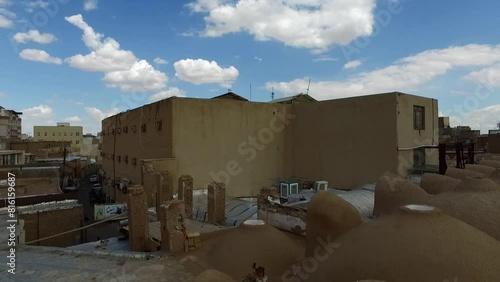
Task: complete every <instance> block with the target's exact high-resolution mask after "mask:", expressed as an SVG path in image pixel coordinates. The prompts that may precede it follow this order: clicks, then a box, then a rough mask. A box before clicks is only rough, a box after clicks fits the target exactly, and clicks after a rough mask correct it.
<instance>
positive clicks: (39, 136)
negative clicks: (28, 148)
mask: <svg viewBox="0 0 500 282" xmlns="http://www.w3.org/2000/svg"><path fill="white" fill-rule="evenodd" d="M33 135H34V136H33V140H34V141H69V142H70V143H71V147H70V149H71V151H72V152H80V148H81V146H82V144H83V127H82V126H72V125H70V123H67V122H58V123H57V125H56V126H33Z"/></svg>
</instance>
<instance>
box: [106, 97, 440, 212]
mask: <svg viewBox="0 0 500 282" xmlns="http://www.w3.org/2000/svg"><path fill="white" fill-rule="evenodd" d="M398 103H399V104H398ZM414 103H418V104H419V105H423V106H425V107H426V130H425V131H422V132H420V134H419V133H418V132H414V130H413V104H414ZM429 103H430V104H429ZM398 111H399V113H398ZM285 113H288V114H293V115H295V118H285V117H284V116H285ZM433 113H435V117H434V119H433ZM159 120H161V121H162V129H161V130H158V129H157V128H156V127H155V121H159ZM283 120H285V121H286V122H287V123H289V124H288V125H284V122H283ZM141 124H145V125H146V132H141V128H140V127H141ZM102 125H103V132H104V134H103V135H102V153H103V154H102V155H101V158H102V165H103V169H104V170H105V171H106V176H107V177H109V178H113V176H114V174H115V175H116V178H127V179H130V180H131V181H132V182H133V183H137V184H141V183H142V184H144V185H145V186H151V185H152V184H151V183H153V182H154V176H152V175H143V174H142V172H141V168H142V162H141V160H151V159H153V160H154V159H156V160H157V159H162V160H161V161H159V162H157V164H156V165H155V166H157V168H155V170H158V171H161V170H165V169H166V170H168V171H169V172H170V173H171V174H172V175H173V178H174V179H173V182H174V187H176V186H177V178H178V177H179V176H181V175H184V174H188V175H191V176H192V177H193V179H194V187H195V189H196V188H205V187H206V185H207V184H208V183H210V182H212V181H215V180H217V181H224V182H227V187H228V189H227V190H226V191H227V194H228V195H229V196H254V195H257V194H258V192H259V189H260V188H262V187H264V186H268V185H271V184H274V183H276V182H277V181H278V180H279V179H280V178H285V177H298V178H302V179H304V180H327V181H329V182H330V185H331V186H333V187H337V188H352V187H354V186H357V185H361V184H365V183H369V182H374V181H376V179H377V178H378V177H380V176H381V175H382V174H384V173H388V172H390V173H397V172H398V165H399V162H400V159H401V158H402V157H404V158H405V159H408V160H411V161H413V153H412V151H411V153H412V154H411V157H410V154H409V152H410V151H406V152H398V146H399V147H403V146H414V145H413V144H414V143H415V142H424V141H426V140H427V139H428V138H431V139H432V137H436V138H435V142H436V144H437V142H438V140H437V101H435V104H434V106H433V105H432V101H431V100H429V99H426V98H419V97H416V96H405V95H398V94H397V93H389V94H379V95H370V96H364V97H356V98H347V99H338V100H330V101H322V102H315V103H301V104H293V105H283V104H274V103H254V102H242V101H235V100H230V99H215V100H211V99H193V98H170V99H167V100H162V101H159V102H156V103H153V104H149V105H145V106H143V107H141V108H138V109H134V110H131V111H128V112H126V113H121V114H118V115H117V116H113V117H110V118H107V119H105V120H103V122H102ZM125 126H127V133H125V132H124V129H123V128H124V127H125ZM133 126H135V127H136V131H135V132H133V130H132V127H133ZM113 128H115V130H117V129H118V128H120V133H118V130H117V131H116V132H117V134H115V135H113V134H112V130H113ZM434 128H435V129H436V130H433V129H434ZM266 134H271V135H272V136H266ZM259 136H260V137H259ZM115 137H116V142H115ZM266 138H268V139H269V140H268V141H269V142H268V143H266V142H267V141H266V140H265V139H266ZM263 139H264V140H263ZM263 141H264V142H263ZM253 142H256V143H257V144H256V145H255V144H253ZM115 143H116V144H115ZM264 143H266V144H264ZM252 144H253V145H252ZM436 152H437V151H436ZM113 154H114V155H115V161H113V156H112V155H113ZM118 156H120V157H121V161H118ZM125 156H127V157H128V163H126V162H125V161H124V158H125ZM133 158H136V165H133V164H132V159H133ZM430 159H432V160H434V159H433V158H428V160H430ZM166 160H168V161H166ZM435 160H436V164H437V155H436V159H435ZM113 163H115V173H113V172H114V170H113ZM146 189H148V188H146ZM153 192H154V191H149V194H150V196H151V195H153ZM149 194H148V195H149ZM148 199H149V201H150V204H151V203H154V201H153V200H154V199H153V197H152V196H151V197H149V198H148Z"/></svg>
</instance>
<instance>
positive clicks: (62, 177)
mask: <svg viewBox="0 0 500 282" xmlns="http://www.w3.org/2000/svg"><path fill="white" fill-rule="evenodd" d="M65 170H66V146H64V150H63V165H62V172H61V189H62V190H63V191H64V187H63V186H64V172H65Z"/></svg>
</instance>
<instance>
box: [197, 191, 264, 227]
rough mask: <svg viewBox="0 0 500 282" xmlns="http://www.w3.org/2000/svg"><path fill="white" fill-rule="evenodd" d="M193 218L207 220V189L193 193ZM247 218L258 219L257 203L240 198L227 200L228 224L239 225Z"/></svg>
mask: <svg viewBox="0 0 500 282" xmlns="http://www.w3.org/2000/svg"><path fill="white" fill-rule="evenodd" d="M193 203H194V207H193V219H194V220H197V221H202V222H207V221H208V213H207V194H206V190H201V191H195V192H194V194H193ZM247 219H257V203H256V202H252V201H246V200H240V199H227V200H226V226H239V225H240V224H241V223H243V222H244V221H245V220H247Z"/></svg>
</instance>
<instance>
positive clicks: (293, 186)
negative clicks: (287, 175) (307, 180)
mask: <svg viewBox="0 0 500 282" xmlns="http://www.w3.org/2000/svg"><path fill="white" fill-rule="evenodd" d="M298 193H299V183H298V182H296V181H283V182H281V183H280V197H281V198H283V199H287V198H288V195H293V194H298Z"/></svg>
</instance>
